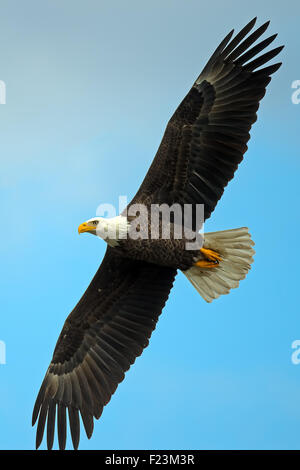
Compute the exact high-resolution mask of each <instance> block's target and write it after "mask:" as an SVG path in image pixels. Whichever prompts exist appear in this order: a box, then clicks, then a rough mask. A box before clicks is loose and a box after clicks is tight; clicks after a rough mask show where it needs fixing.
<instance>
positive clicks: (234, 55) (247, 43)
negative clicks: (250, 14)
mask: <svg viewBox="0 0 300 470" xmlns="http://www.w3.org/2000/svg"><path fill="white" fill-rule="evenodd" d="M269 24H270V21H267V22H266V23H264V24H263V25H261V26H260V27H259V28H257V29H256V30H255V31H254V32H253V33H252V34H250V36H248V37H247V38H246V39H245V40H244V41H243V42H242V43H241V44H240V45H239V46H238V47H237V48H236V49H234V50H233V51H232V52H231V54H229V56H226V61H232V62H233V61H234V60H235V59H237V57H239V56H240V55H241V54H242V53H243V52H245V51H246V50H247V49H248V47H250V46H251V45H252V44H253V43H254V42H255V41H256V40H257V39H258V38H259V37H260V36H261V35H262V34H263V33H264V32H265V31H266V29H267V27H268V26H269Z"/></svg>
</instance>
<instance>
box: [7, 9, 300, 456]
mask: <svg viewBox="0 0 300 470" xmlns="http://www.w3.org/2000/svg"><path fill="white" fill-rule="evenodd" d="M0 12H1V14H0V57H1V66H0V79H1V80H4V81H5V83H6V86H7V104H6V105H1V106H0V122H1V132H0V133H1V138H0V146H1V152H0V160H1V170H0V190H1V197H0V208H1V209H0V213H1V231H0V257H1V267H0V285H1V291H0V296H1V298H0V305H1V323H0V340H2V341H5V344H6V356H7V357H6V364H5V365H0V448H1V449H33V448H34V445H35V429H32V428H31V413H32V407H33V404H34V401H35V398H36V394H37V392H38V389H39V387H40V384H41V381H42V379H43V377H44V374H45V371H46V369H47V367H48V364H49V362H50V359H51V356H52V352H53V348H54V346H55V343H56V340H57V337H58V335H59V333H60V330H61V327H62V325H63V322H64V320H65V318H66V316H67V315H68V313H69V312H70V311H71V309H72V308H73V307H74V305H75V304H76V303H77V301H78V300H79V298H80V297H81V295H82V293H83V292H84V290H85V289H86V287H87V286H88V284H89V282H90V280H91V278H92V276H93V275H94V273H95V272H96V270H97V268H98V265H99V263H100V261H101V259H102V256H103V253H104V250H105V244H104V243H103V242H101V241H100V240H98V239H96V237H91V236H89V235H86V236H81V237H79V236H78V233H77V226H78V225H79V223H81V222H83V221H84V220H86V219H88V218H90V217H93V216H94V215H95V211H96V208H97V206H98V205H99V204H100V203H103V202H109V203H113V204H116V203H117V201H118V196H119V195H127V196H128V198H131V197H132V196H133V195H134V193H135V192H136V190H137V188H138V186H139V184H140V183H141V181H142V179H143V177H144V174H145V172H146V170H147V169H148V167H149V164H150V162H151V161H152V158H153V156H154V154H155V152H156V149H157V147H158V145H159V143H160V140H161V137H162V134H163V131H164V129H165V125H166V123H167V121H168V119H169V117H170V116H171V114H172V113H173V111H174V110H175V108H176V107H177V105H178V104H179V102H180V101H181V100H182V98H183V97H184V95H185V94H186V92H187V91H188V90H189V88H190V87H191V85H192V83H193V81H194V79H195V78H196V77H197V75H198V74H199V72H200V71H201V69H202V67H203V65H204V64H205V62H206V61H207V59H208V58H209V56H210V54H211V53H212V52H213V50H214V49H215V47H216V46H217V45H218V43H219V42H220V41H221V39H223V37H224V36H225V34H227V33H228V32H229V31H230V30H231V29H232V28H233V27H234V28H235V29H236V31H237V30H239V29H240V28H241V27H243V26H244V25H245V24H246V23H247V22H248V21H249V20H250V19H252V18H253V17H254V16H258V25H260V24H262V23H263V22H265V21H266V20H268V19H270V20H271V25H270V27H269V30H268V31H269V35H271V34H273V33H274V32H278V33H279V38H277V39H276V41H275V43H274V44H275V45H281V44H285V45H286V47H285V49H284V51H283V52H282V53H281V56H280V59H281V60H282V61H283V63H284V65H283V66H282V67H281V69H280V70H279V72H277V73H276V75H275V76H274V79H273V80H272V82H271V84H270V86H269V87H268V92H267V95H266V97H265V98H264V100H263V103H262V105H261V108H260V110H259V119H258V122H257V123H256V124H255V125H254V127H253V128H252V132H251V140H250V142H249V149H248V152H247V154H246V158H245V160H244V162H243V163H242V164H241V166H240V168H239V171H238V172H237V173H236V176H235V179H234V180H233V181H232V182H231V183H230V185H229V186H228V188H227V189H226V192H225V194H224V197H223V198H222V200H221V202H220V203H219V204H218V206H217V209H216V210H215V212H214V214H213V216H212V217H211V220H209V221H208V222H207V224H206V231H213V230H222V229H228V228H235V227H240V226H245V225H247V226H248V227H249V228H250V231H251V233H252V236H253V238H254V240H255V242H256V251H257V254H256V257H255V263H254V266H253V270H252V271H251V272H250V274H249V275H248V277H247V280H246V281H243V282H242V283H241V285H240V288H239V289H237V290H234V291H232V292H231V293H230V295H228V296H225V297H222V298H220V299H218V300H217V301H215V302H214V303H213V304H211V305H208V304H206V303H205V302H204V301H203V300H202V298H201V297H200V296H199V295H198V294H197V292H196V291H195V290H194V289H193V288H192V286H191V285H190V284H189V283H188V282H187V280H186V279H185V277H184V276H183V275H182V274H181V273H180V274H179V275H178V278H177V280H176V283H175V288H174V290H173V291H172V295H171V297H170V299H169V302H168V303H167V306H166V308H165V309H164V311H163V314H162V316H161V318H160V321H159V323H158V327H157V329H156V331H155V332H154V333H153V336H152V339H151V342H150V346H149V347H148V348H147V349H146V350H145V351H144V353H143V355H142V356H141V357H140V358H138V359H137V361H136V363H135V365H134V366H133V367H132V368H131V369H130V371H129V372H128V373H127V374H126V379H125V381H124V382H123V383H122V384H121V385H120V386H119V387H118V390H117V392H116V394H115V395H114V396H113V398H112V400H111V402H110V404H109V405H108V406H107V407H106V409H105V410H104V413H103V415H102V418H101V420H100V421H99V422H96V423H95V431H94V435H93V438H92V439H91V440H90V441H88V440H87V439H86V437H85V435H84V431H82V433H81V447H80V448H81V449H278V448H280V449H299V448H300V434H299V425H300V404H299V395H300V364H299V365H298V366H297V365H294V364H293V363H292V361H291V355H292V352H293V350H292V347H291V345H292V342H293V341H294V340H296V339H300V314H299V307H298V304H299V302H298V293H299V252H298V244H299V242H298V239H299V169H300V160H299V119H300V104H299V105H295V104H292V101H291V95H292V92H293V90H292V88H291V84H292V82H293V81H294V80H297V79H300V65H299V16H300V5H299V2H296V1H285V2H281V3H279V2H277V3H275V2H273V1H272V2H271V1H270V0H265V1H264V2H262V1H261V0H259V1H258V0H253V1H252V2H251V5H250V3H248V4H241V2H240V1H230V0H227V1H226V2H224V1H219V0H215V1H213V2H203V1H199V0H198V1H196V0H186V1H183V0H181V1H179V0H164V1H161V0H160V1H157V0H152V1H151V2H145V1H136V0H129V1H126V2H125V1H121V0H117V1H112V2H104V1H92V0H86V1H85V2H74V1H69V0H64V1H63V2H61V1H60V0H51V1H50V0H44V1H43V2H40V1H38V0H27V1H26V2H21V1H16V0H9V1H5V0H3V1H2V2H1V8H0ZM265 37H266V36H265ZM56 444H57V442H56ZM68 444H69V447H70V444H71V441H70V439H69V441H68ZM42 448H45V447H44V444H43V446H42Z"/></svg>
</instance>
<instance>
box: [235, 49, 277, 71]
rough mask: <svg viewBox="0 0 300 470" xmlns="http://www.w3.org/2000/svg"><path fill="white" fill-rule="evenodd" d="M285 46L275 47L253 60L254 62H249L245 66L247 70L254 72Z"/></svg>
mask: <svg viewBox="0 0 300 470" xmlns="http://www.w3.org/2000/svg"><path fill="white" fill-rule="evenodd" d="M283 48H284V46H279V47H276V48H275V49H272V50H271V51H269V52H266V53H265V54H263V55H261V56H260V57H258V58H257V59H255V60H253V61H252V62H249V63H248V64H246V65H245V66H244V68H245V70H247V71H248V72H252V71H253V70H255V69H257V68H258V67H260V66H261V65H264V64H265V63H266V62H268V61H269V60H271V59H273V58H274V57H275V56H276V55H277V54H279V52H281V51H282V49H283Z"/></svg>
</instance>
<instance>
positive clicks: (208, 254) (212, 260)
mask: <svg viewBox="0 0 300 470" xmlns="http://www.w3.org/2000/svg"><path fill="white" fill-rule="evenodd" d="M200 251H201V253H202V254H203V255H204V256H205V258H206V259H201V260H199V261H197V262H196V263H195V266H198V267H199V268H214V267H216V266H218V264H219V262H220V261H221V260H222V258H221V256H220V255H219V253H217V252H216V251H214V250H210V249H208V248H201V249H200Z"/></svg>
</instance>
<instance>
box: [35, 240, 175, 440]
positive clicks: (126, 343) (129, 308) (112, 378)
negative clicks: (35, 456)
mask: <svg viewBox="0 0 300 470" xmlns="http://www.w3.org/2000/svg"><path fill="white" fill-rule="evenodd" d="M175 275H176V270H174V269H170V268H164V267H159V266H156V265H153V264H147V263H144V262H139V261H133V260H129V259H125V258H120V257H118V256H117V255H116V254H115V253H113V249H111V248H108V249H107V252H106V255H105V257H104V259H103V262H102V264H101V266H100V268H99V270H98V272H97V273H96V275H95V277H94V279H93V280H92V282H91V284H90V285H89V287H88V289H87V290H86V292H85V294H84V295H83V297H82V298H81V300H80V301H79V303H78V304H77V306H76V307H75V308H74V310H73V311H72V312H71V314H70V315H69V316H68V318H67V320H66V321H65V324H64V326H63V329H62V332H61V334H60V336H59V338H58V341H57V344H56V347H55V350H54V354H53V358H52V361H51V363H50V366H49V368H48V370H47V372H46V375H45V378H44V380H43V383H42V385H41V388H40V391H39V393H38V396H37V399H36V403H35V406H34V410H33V417H32V422H33V424H35V422H36V420H37V419H38V424H37V434H36V447H37V448H38V447H39V445H40V444H41V441H42V439H43V434H44V429H45V425H46V421H47V446H48V449H51V448H52V445H53V439H54V432H55V417H56V414H57V432H58V441H59V447H60V449H64V448H65V444H66V429H67V424H66V421H67V420H66V410H68V416H69V423H70V431H71V437H72V441H73V446H74V448H75V449H76V448H77V447H78V443H79V434H80V419H79V416H80V415H81V418H82V421H83V424H84V428H85V431H86V434H87V436H88V437H89V438H90V437H91V435H92V432H93V418H94V417H95V418H97V419H98V418H99V417H100V415H101V413H102V410H103V407H104V406H105V405H106V404H107V403H108V402H109V400H110V398H111V396H112V394H113V393H114V391H115V390H116V388H117V385H118V383H119V382H121V381H122V380H123V378H124V373H125V371H126V370H128V369H129V367H130V365H131V364H133V363H134V361H135V358H136V357H137V356H139V355H140V354H141V353H142V351H143V349H144V348H145V347H146V346H147V345H148V341H149V338H150V336H151V333H152V331H153V330H154V328H155V326H156V322H157V320H158V317H159V315H160V313H161V311H162V309H163V307H164V304H165V302H166V300H167V298H168V295H169V292H170V289H171V288H172V285H173V281H174V278H175Z"/></svg>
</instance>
